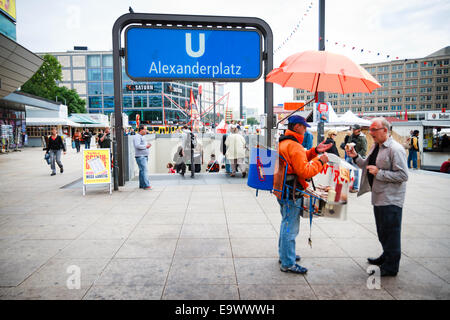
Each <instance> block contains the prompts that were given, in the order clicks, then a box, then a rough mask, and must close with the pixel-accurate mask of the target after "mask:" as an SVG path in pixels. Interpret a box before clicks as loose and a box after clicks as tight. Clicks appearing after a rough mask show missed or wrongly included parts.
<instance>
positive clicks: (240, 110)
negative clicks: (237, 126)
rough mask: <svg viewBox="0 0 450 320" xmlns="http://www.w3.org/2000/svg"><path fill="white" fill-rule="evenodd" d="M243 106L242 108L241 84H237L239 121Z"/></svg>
mask: <svg viewBox="0 0 450 320" xmlns="http://www.w3.org/2000/svg"><path fill="white" fill-rule="evenodd" d="M242 109H243V106H242V82H239V119H242V115H243V112H242V111H243V110H242Z"/></svg>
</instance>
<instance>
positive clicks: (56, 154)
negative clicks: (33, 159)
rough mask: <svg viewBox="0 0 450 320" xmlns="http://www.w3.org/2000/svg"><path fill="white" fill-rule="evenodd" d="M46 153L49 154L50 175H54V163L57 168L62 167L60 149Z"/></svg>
mask: <svg viewBox="0 0 450 320" xmlns="http://www.w3.org/2000/svg"><path fill="white" fill-rule="evenodd" d="M48 153H49V154H50V168H52V173H56V166H55V161H56V163H57V164H58V167H60V168H62V167H63V164H62V162H61V149H59V150H50V151H49V152H48Z"/></svg>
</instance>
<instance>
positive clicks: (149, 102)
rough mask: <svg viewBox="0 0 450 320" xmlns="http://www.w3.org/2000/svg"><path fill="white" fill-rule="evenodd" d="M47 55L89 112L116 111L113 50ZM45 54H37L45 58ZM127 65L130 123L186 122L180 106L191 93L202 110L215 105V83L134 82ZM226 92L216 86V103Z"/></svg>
mask: <svg viewBox="0 0 450 320" xmlns="http://www.w3.org/2000/svg"><path fill="white" fill-rule="evenodd" d="M46 53H49V54H51V55H53V56H55V57H56V58H57V59H58V61H59V62H60V63H61V65H62V73H63V74H62V76H63V79H62V81H61V82H60V83H59V85H60V86H65V87H67V88H69V89H75V90H76V91H77V92H78V94H79V95H80V97H81V98H83V99H86V107H87V110H88V112H89V113H103V114H111V113H112V112H114V88H113V79H114V77H113V58H112V52H111V51H89V50H88V48H87V47H74V50H73V51H67V52H46ZM46 53H38V54H39V55H41V56H43V55H44V54H46ZM124 65H125V63H123V67H122V93H123V112H124V113H126V114H127V115H128V116H129V120H130V121H131V122H134V120H135V119H136V115H137V114H139V116H140V122H141V123H146V124H154V125H161V124H163V118H165V120H166V124H176V123H183V122H185V121H186V120H187V116H186V114H185V113H183V111H182V110H180V107H181V109H184V108H185V107H187V105H188V104H189V98H190V91H191V90H192V91H193V93H194V98H195V99H197V101H198V104H199V107H201V109H202V111H204V110H205V109H206V108H208V107H210V106H211V105H212V104H213V85H212V83H198V82H134V81H132V80H131V79H130V78H129V77H128V76H127V75H126V72H125V67H124ZM200 86H201V87H202V89H201V90H200ZM200 91H201V96H200ZM223 91H224V89H223V86H221V85H217V86H216V101H217V100H218V99H219V98H220V97H222V96H223V94H224V92H223ZM223 100H225V99H223ZM225 103H226V101H221V102H220V103H219V104H217V105H216V112H219V111H220V112H222V113H223V112H224V106H225ZM177 105H178V106H179V107H177ZM163 106H164V110H163ZM211 119H212V113H211V114H209V115H208V116H207V117H206V119H205V122H208V121H210V120H211Z"/></svg>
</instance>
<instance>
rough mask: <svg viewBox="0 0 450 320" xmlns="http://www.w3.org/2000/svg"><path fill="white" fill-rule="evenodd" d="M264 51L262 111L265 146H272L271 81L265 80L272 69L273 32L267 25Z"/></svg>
mask: <svg viewBox="0 0 450 320" xmlns="http://www.w3.org/2000/svg"><path fill="white" fill-rule="evenodd" d="M264 42H265V48H266V52H264V55H263V57H264V113H265V114H267V121H266V122H267V140H266V147H267V148H272V129H273V128H274V121H273V83H272V82H267V81H266V78H267V74H268V73H269V72H270V71H272V69H273V34H272V29H270V27H269V26H267V30H266V34H265V37H264Z"/></svg>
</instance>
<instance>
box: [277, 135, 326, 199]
mask: <svg viewBox="0 0 450 320" xmlns="http://www.w3.org/2000/svg"><path fill="white" fill-rule="evenodd" d="M284 136H293V137H295V138H296V139H297V141H298V143H297V142H295V141H293V140H289V139H286V140H284V139H283V136H282V137H280V140H281V141H280V143H279V145H278V153H279V154H280V155H281V156H282V157H283V158H284V159H285V160H286V162H287V163H288V165H289V167H288V172H287V174H296V175H297V180H298V182H299V183H300V184H301V185H302V187H303V189H306V188H307V187H308V183H307V182H306V181H305V180H306V179H309V178H312V177H314V176H315V175H317V174H318V173H319V172H320V171H321V170H322V168H323V164H322V162H320V161H319V158H318V157H317V153H316V148H311V149H310V150H305V148H304V147H303V146H302V145H301V143H302V142H303V135H301V134H298V133H296V132H294V131H291V130H286V132H285V134H284ZM284 168H285V166H283V165H278V166H277V170H278V171H281V170H283V172H276V173H275V175H274V181H273V185H274V189H275V186H281V185H282V184H283V181H282V180H281V181H280V179H284V170H285V169H284ZM275 194H277V193H275ZM277 196H278V195H277Z"/></svg>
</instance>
